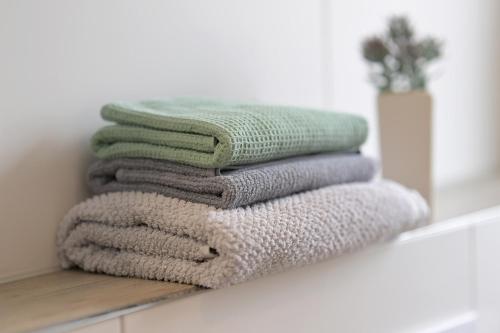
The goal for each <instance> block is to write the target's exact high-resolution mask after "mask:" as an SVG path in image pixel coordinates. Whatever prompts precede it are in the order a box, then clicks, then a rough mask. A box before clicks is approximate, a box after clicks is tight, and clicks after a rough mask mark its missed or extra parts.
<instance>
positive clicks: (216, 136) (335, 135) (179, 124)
mask: <svg viewBox="0 0 500 333" xmlns="http://www.w3.org/2000/svg"><path fill="white" fill-rule="evenodd" d="M101 114H102V117H103V118H104V119H106V120H110V121H113V122H115V123H116V124H115V125H111V126H107V127H104V128H102V129H100V130H99V131H98V132H97V133H96V134H95V135H94V137H93V138H92V148H93V150H94V152H95V153H96V155H97V156H98V157H99V158H104V159H107V158H116V157H140V158H155V159H163V160H170V161H175V162H179V163H183V164H188V165H193V166H197V167H202V168H222V167H226V166H230V165H242V164H250V163H256V162H262V161H268V160H274V159H279V158H284V157H289V156H295V155H303V154H311V153H319V152H335V151H352V150H357V149H358V148H359V146H360V145H361V144H363V142H364V141H365V140H366V137H367V134H368V126H367V123H366V120H365V119H364V118H362V117H359V116H355V115H350V114H343V113H336V112H331V111H322V110H316V109H310V108H299V107H290V106H276V105H259V104H245V103H235V102H220V101H212V100H200V99H187V98H176V99H170V100H149V101H142V102H117V103H111V104H108V105H105V106H104V107H103V108H102V110H101Z"/></svg>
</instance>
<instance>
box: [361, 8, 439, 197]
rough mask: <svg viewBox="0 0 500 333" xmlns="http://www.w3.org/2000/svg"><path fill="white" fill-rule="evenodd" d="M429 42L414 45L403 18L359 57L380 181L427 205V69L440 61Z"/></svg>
mask: <svg viewBox="0 0 500 333" xmlns="http://www.w3.org/2000/svg"><path fill="white" fill-rule="evenodd" d="M441 49H442V44H441V42H439V41H437V40H436V39H434V38H424V39H420V40H417V39H416V38H415V34H414V31H413V28H412V26H411V25H410V24H409V22H408V19H407V18H406V17H393V18H391V19H389V27H388V29H387V31H386V33H385V34H384V35H382V36H374V37H370V38H368V39H366V40H365V41H364V42H363V45H362V52H363V57H364V58H365V59H366V60H367V61H368V63H369V65H370V69H371V72H370V80H371V82H372V83H373V85H374V86H375V87H376V88H377V89H378V91H379V96H378V119H379V127H380V148H381V158H382V170H383V171H382V173H383V176H384V177H386V178H389V179H393V180H396V181H398V182H400V183H402V184H404V185H406V186H409V187H412V188H415V189H416V190H418V191H419V192H420V193H421V194H422V196H423V197H424V198H425V199H426V200H427V201H428V202H429V204H432V163H431V156H432V97H431V96H430V94H429V93H428V92H427V89H426V88H427V82H428V73H427V66H428V64H429V63H431V62H433V61H435V60H436V59H438V58H439V57H440V56H441Z"/></svg>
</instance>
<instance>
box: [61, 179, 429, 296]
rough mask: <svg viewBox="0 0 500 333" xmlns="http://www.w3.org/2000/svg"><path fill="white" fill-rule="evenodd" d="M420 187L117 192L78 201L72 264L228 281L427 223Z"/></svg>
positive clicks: (64, 247) (64, 251)
mask: <svg viewBox="0 0 500 333" xmlns="http://www.w3.org/2000/svg"><path fill="white" fill-rule="evenodd" d="M427 215H428V208H427V206H426V204H425V201H424V200H423V199H422V198H421V197H420V195H419V194H417V192H414V191H409V190H406V189H405V188H403V187H402V186H400V185H397V184H395V183H392V182H388V181H379V182H373V183H355V184H346V185H334V186H329V187H325V188H322V189H319V190H314V191H310V192H304V193H300V194H295V195H292V196H288V197H285V198H281V199H276V200H272V201H267V202H265V203H259V204H255V205H252V206H248V207H246V208H236V209H231V210H221V209H215V208H214V207H211V206H207V205H204V204H197V203H190V202H186V201H183V200H179V199H175V198H170V197H165V196H162V195H159V194H155V193H141V192H116V193H109V194H103V195H99V196H95V197H93V198H90V199H88V200H87V201H85V202H83V203H81V204H79V205H77V206H75V207H74V208H73V209H71V210H70V212H69V213H68V214H67V215H66V217H65V218H64V220H63V222H62V224H61V225H60V227H59V230H58V237H57V243H58V250H59V257H60V259H61V263H62V266H63V267H64V268H69V267H72V266H78V267H81V268H83V269H84V270H86V271H91V272H103V273H108V274H113V275H118V276H131V277H139V278H147V279H155V280H168V281H176V282H181V283H189V284H196V285H201V286H205V287H211V288H218V287H223V286H227V285H231V284H235V283H239V282H242V281H246V280H249V279H253V278H256V277H259V276H262V275H265V274H269V273H272V272H277V271H282V270H284V269H286V268H289V267H292V266H299V265H304V264H310V263H313V262H316V261H318V260H322V259H325V258H328V257H331V256H335V255H340V254H342V253H346V252H350V251H352V250H355V249H358V248H361V247H363V246H365V245H367V244H370V243H373V242H376V241H380V240H384V239H387V238H389V237H392V236H394V235H396V234H397V233H399V232H401V231H403V230H407V229H411V228H414V227H416V226H418V225H420V224H422V223H423V222H424V221H425V219H426V217H427Z"/></svg>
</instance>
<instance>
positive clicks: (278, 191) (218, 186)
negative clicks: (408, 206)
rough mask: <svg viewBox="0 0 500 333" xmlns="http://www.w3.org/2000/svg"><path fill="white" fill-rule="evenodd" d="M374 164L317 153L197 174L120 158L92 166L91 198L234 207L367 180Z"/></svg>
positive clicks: (170, 165) (181, 167)
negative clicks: (109, 195)
mask: <svg viewBox="0 0 500 333" xmlns="http://www.w3.org/2000/svg"><path fill="white" fill-rule="evenodd" d="M376 169H377V167H376V164H375V162H374V161H373V160H372V159H370V158H367V157H363V156H361V155H358V154H344V155H338V154H322V155H308V156H302V157H296V158H289V159H284V160H279V161H273V162H268V163H261V164H254V165H248V166H242V167H237V168H234V169H232V170H219V169H202V168H196V167H193V166H187V165H181V164H176V163H172V162H168V161H160V160H150V159H130V158H120V159H112V160H100V161H97V162H96V163H94V164H93V165H91V167H90V168H89V172H88V183H89V186H90V188H91V190H92V191H93V192H94V193H95V194H100V193H106V192H118V191H120V192H121V191H141V192H156V193H160V194H163V195H166V196H170V197H176V198H180V199H184V200H188V201H192V202H198V203H205V204H208V205H213V206H215V207H218V208H235V207H239V206H244V205H249V204H253V203H256V202H259V201H265V200H269V199H274V198H279V197H283V196H286V195H290V194H293V193H297V192H301V191H306V190H313V189H317V188H321V187H324V186H328V185H334V184H341V183H349V182H363V181H368V180H370V179H372V177H373V176H374V174H375V172H376Z"/></svg>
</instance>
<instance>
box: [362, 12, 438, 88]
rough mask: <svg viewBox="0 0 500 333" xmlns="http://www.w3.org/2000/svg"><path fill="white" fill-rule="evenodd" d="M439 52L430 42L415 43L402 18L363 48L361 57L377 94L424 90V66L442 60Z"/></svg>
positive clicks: (366, 41) (431, 41) (363, 45)
mask: <svg viewBox="0 0 500 333" xmlns="http://www.w3.org/2000/svg"><path fill="white" fill-rule="evenodd" d="M441 49H442V43H441V42H439V41H437V40H436V39H433V38H425V39H422V40H420V41H416V40H415V36H414V31H413V28H412V26H411V25H410V23H409V22H408V19H407V18H406V17H404V16H397V17H392V18H391V19H389V28H388V29H387V32H386V34H385V35H384V36H382V37H370V38H368V39H366V40H365V41H364V42H363V44H362V52H363V57H364V58H365V59H366V60H367V61H368V62H370V63H371V64H372V73H371V74H370V79H371V81H372V83H373V84H374V85H375V86H376V87H377V88H378V89H379V90H380V91H406V90H413V89H425V87H426V85H427V75H426V73H425V69H426V66H427V65H428V64H429V63H430V62H432V61H434V60H436V59H438V58H439V57H440V56H441Z"/></svg>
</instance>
